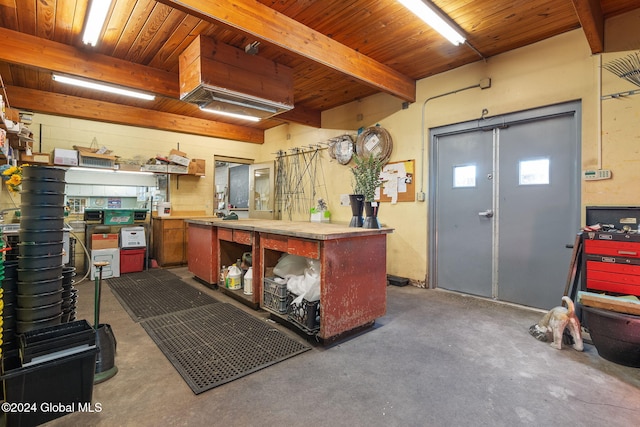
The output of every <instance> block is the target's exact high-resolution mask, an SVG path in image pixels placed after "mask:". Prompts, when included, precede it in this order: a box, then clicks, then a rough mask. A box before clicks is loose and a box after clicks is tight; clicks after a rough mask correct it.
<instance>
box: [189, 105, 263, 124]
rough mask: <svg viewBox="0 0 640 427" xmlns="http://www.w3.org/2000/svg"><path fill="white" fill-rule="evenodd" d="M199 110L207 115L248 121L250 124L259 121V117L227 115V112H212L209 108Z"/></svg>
mask: <svg viewBox="0 0 640 427" xmlns="http://www.w3.org/2000/svg"><path fill="white" fill-rule="evenodd" d="M200 109H201V110H202V111H206V112H207V113H213V114H219V115H221V116H227V117H233V118H235V119H242V120H249V121H252V122H259V121H260V117H254V116H246V115H244V114H236V113H229V112H228V111H218V110H213V109H211V108H206V107H200Z"/></svg>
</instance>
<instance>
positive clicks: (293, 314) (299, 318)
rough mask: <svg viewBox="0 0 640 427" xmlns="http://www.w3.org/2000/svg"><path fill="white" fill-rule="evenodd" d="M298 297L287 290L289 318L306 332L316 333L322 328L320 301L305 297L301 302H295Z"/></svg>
mask: <svg viewBox="0 0 640 427" xmlns="http://www.w3.org/2000/svg"><path fill="white" fill-rule="evenodd" d="M297 297H298V296H297V295H295V294H293V293H291V292H287V319H288V320H289V321H290V322H292V323H293V324H294V325H296V326H297V327H298V328H300V329H302V330H303V331H304V332H305V333H307V334H315V333H316V332H318V331H319V330H320V301H307V300H306V299H304V298H303V299H302V301H301V302H300V303H294V302H293V301H294V300H295V299H296V298H297Z"/></svg>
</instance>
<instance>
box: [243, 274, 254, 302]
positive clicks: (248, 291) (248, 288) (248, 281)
mask: <svg viewBox="0 0 640 427" xmlns="http://www.w3.org/2000/svg"><path fill="white" fill-rule="evenodd" d="M244 294H245V295H252V294H253V267H249V269H248V270H247V272H246V273H245V274H244Z"/></svg>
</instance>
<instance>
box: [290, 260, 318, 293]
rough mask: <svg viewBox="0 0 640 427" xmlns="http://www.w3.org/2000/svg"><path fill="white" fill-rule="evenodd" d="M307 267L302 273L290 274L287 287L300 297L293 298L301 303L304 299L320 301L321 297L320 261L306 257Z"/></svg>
mask: <svg viewBox="0 0 640 427" xmlns="http://www.w3.org/2000/svg"><path fill="white" fill-rule="evenodd" d="M305 260H306V264H307V268H305V269H304V273H303V274H302V275H297V276H290V277H288V281H287V289H288V290H289V291H290V292H291V293H294V294H296V295H298V297H297V298H296V299H294V300H293V302H294V303H296V304H299V303H300V302H301V301H302V299H303V298H304V299H306V300H307V301H318V300H319V299H320V261H318V260H314V259H309V258H305Z"/></svg>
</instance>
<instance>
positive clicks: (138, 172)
mask: <svg viewBox="0 0 640 427" xmlns="http://www.w3.org/2000/svg"><path fill="white" fill-rule="evenodd" d="M69 170H73V171H79V172H106V173H128V174H136V175H154V173H153V172H147V171H121V170H119V169H111V168H104V169H101V168H84V167H82V166H71V167H70V168H69Z"/></svg>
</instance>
